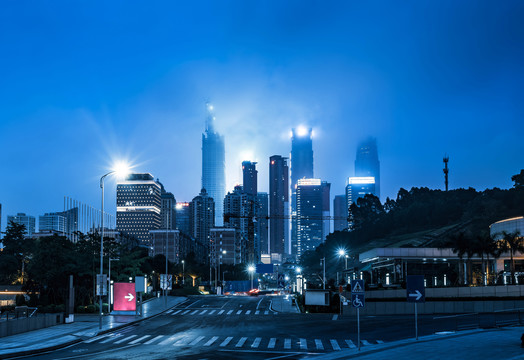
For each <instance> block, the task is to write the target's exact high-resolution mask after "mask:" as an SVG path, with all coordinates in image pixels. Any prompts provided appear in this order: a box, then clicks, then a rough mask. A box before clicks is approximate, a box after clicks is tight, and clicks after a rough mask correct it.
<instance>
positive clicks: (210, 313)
mask: <svg viewBox="0 0 524 360" xmlns="http://www.w3.org/2000/svg"><path fill="white" fill-rule="evenodd" d="M215 312H216V310H211V311H210V312H209V314H208V315H213V314H214V313H215Z"/></svg>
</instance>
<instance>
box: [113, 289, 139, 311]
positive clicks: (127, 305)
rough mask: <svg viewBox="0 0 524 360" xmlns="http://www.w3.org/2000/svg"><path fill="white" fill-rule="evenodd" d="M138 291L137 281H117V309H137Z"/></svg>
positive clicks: (114, 307) (115, 307)
mask: <svg viewBox="0 0 524 360" xmlns="http://www.w3.org/2000/svg"><path fill="white" fill-rule="evenodd" d="M135 298H136V292H135V283H115V284H114V304H113V310H115V311H136V300H135Z"/></svg>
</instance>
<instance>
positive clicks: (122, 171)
mask: <svg viewBox="0 0 524 360" xmlns="http://www.w3.org/2000/svg"><path fill="white" fill-rule="evenodd" d="M128 172H129V167H128V166H127V165H125V164H123V163H120V164H117V166H116V167H115V169H114V170H112V171H110V172H108V173H107V174H105V175H103V176H102V177H101V178H100V189H102V214H101V215H102V219H101V220H100V225H101V226H100V228H101V230H100V279H99V282H100V284H99V296H98V297H99V304H100V311H99V322H98V327H99V329H102V293H103V284H102V278H103V275H104V179H105V178H106V177H107V176H109V175H111V174H116V175H117V176H119V177H120V176H125V175H127V174H128Z"/></svg>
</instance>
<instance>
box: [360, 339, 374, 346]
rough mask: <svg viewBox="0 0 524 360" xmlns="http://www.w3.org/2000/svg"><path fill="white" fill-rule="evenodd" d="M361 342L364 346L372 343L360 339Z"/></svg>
mask: <svg viewBox="0 0 524 360" xmlns="http://www.w3.org/2000/svg"><path fill="white" fill-rule="evenodd" d="M360 342H361V343H362V345H364V346H368V345H371V344H370V343H369V342H368V341H367V340H360Z"/></svg>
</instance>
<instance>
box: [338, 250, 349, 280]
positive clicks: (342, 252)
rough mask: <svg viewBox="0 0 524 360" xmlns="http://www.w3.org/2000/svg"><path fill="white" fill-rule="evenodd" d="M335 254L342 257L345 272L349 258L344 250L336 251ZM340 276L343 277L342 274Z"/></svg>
mask: <svg viewBox="0 0 524 360" xmlns="http://www.w3.org/2000/svg"><path fill="white" fill-rule="evenodd" d="M337 253H338V257H344V271H346V270H347V268H348V257H349V256H348V254H347V253H346V249H338V251H337ZM342 276H344V272H342ZM337 280H338V272H337ZM337 282H338V281H337ZM337 285H338V284H337Z"/></svg>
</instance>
